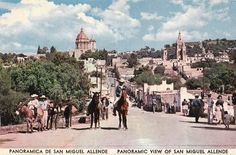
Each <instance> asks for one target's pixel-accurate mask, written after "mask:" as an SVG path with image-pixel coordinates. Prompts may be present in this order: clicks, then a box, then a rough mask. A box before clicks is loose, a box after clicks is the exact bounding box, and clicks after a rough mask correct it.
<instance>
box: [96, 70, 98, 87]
mask: <svg viewBox="0 0 236 155" xmlns="http://www.w3.org/2000/svg"><path fill="white" fill-rule="evenodd" d="M96 85H97V87H98V66H96Z"/></svg>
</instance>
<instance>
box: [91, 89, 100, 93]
mask: <svg viewBox="0 0 236 155" xmlns="http://www.w3.org/2000/svg"><path fill="white" fill-rule="evenodd" d="M91 92H92V93H100V90H99V89H98V88H94V89H92V90H91Z"/></svg>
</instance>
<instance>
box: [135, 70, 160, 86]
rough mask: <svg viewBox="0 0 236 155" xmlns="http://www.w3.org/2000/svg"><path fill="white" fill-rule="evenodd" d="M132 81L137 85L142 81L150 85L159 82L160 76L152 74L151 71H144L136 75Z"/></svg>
mask: <svg viewBox="0 0 236 155" xmlns="http://www.w3.org/2000/svg"><path fill="white" fill-rule="evenodd" d="M147 77H148V78H147ZM134 81H135V82H136V83H137V84H138V85H142V84H144V83H148V84H150V85H153V84H160V83H161V77H160V76H159V75H153V74H152V72H151V71H144V72H142V73H141V74H139V75H138V76H136V77H135V78H134Z"/></svg>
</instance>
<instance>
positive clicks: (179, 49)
mask: <svg viewBox="0 0 236 155" xmlns="http://www.w3.org/2000/svg"><path fill="white" fill-rule="evenodd" d="M176 58H177V60H182V61H185V62H186V60H187V54H186V46H185V43H184V40H183V38H182V36H181V33H180V32H179V35H178V38H177V41H176Z"/></svg>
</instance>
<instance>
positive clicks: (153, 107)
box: [151, 95, 157, 113]
mask: <svg viewBox="0 0 236 155" xmlns="http://www.w3.org/2000/svg"><path fill="white" fill-rule="evenodd" d="M151 99H152V111H153V113H155V111H156V108H157V99H156V98H155V96H154V95H151Z"/></svg>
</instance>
